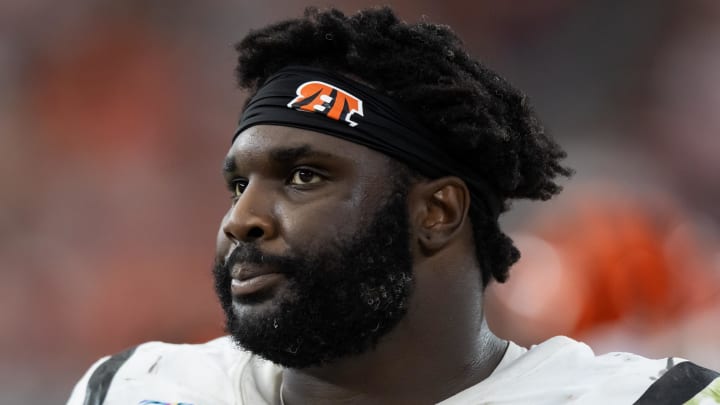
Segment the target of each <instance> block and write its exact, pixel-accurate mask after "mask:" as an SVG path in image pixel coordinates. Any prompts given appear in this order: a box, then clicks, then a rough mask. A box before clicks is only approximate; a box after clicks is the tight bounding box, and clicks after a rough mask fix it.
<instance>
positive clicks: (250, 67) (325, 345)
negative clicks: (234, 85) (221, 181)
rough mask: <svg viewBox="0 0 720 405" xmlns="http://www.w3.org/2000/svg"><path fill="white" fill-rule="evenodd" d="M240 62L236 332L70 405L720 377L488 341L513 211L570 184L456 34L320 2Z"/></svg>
mask: <svg viewBox="0 0 720 405" xmlns="http://www.w3.org/2000/svg"><path fill="white" fill-rule="evenodd" d="M237 49H238V52H239V55H240V57H239V65H238V69H237V75H238V80H239V83H240V85H241V86H242V87H244V88H246V89H248V90H250V93H251V97H250V99H249V101H248V103H247V105H246V107H245V110H244V113H243V117H242V119H241V122H240V127H239V128H238V129H237V131H236V133H235V136H234V138H233V142H232V146H231V148H230V151H229V153H228V155H227V157H226V159H225V165H224V173H225V178H226V181H227V184H228V188H229V189H230V192H231V195H232V204H231V207H230V209H229V211H228V212H227V214H226V215H225V217H224V218H223V221H222V224H221V227H220V231H219V233H218V237H217V254H216V264H215V268H214V276H215V281H216V283H215V285H216V290H217V293H218V296H219V298H220V302H221V304H222V307H223V309H224V310H225V313H226V315H227V330H228V332H229V334H230V337H227V338H220V339H217V340H214V341H211V342H209V343H206V344H203V345H169V344H164V343H157V342H155V343H146V344H143V345H140V346H138V347H137V348H133V349H130V350H129V351H127V352H124V353H121V354H119V355H115V356H112V357H109V358H106V359H101V360H100V361H99V362H97V363H96V364H95V365H94V366H93V367H91V369H90V370H89V371H88V373H87V374H86V375H85V376H84V377H83V378H82V379H81V381H80V382H79V383H78V385H77V386H76V388H75V390H74V391H73V394H72V397H71V398H70V401H69V403H70V404H81V403H85V404H100V403H106V404H115V403H123V404H165V403H185V404H208V403H209V404H336V403H343V404H430V403H438V402H440V403H443V404H447V405H450V404H467V403H469V404H477V403H494V402H503V403H548V404H551V403H552V404H554V403H563V402H577V403H632V402H634V401H636V400H638V399H640V403H643V401H645V402H646V403H654V402H653V401H656V400H657V399H658V398H662V399H665V400H666V402H668V401H669V402H668V403H676V402H683V401H686V400H688V399H690V398H692V397H693V396H695V395H701V394H698V393H699V392H700V391H702V390H704V389H705V387H706V386H708V385H709V384H711V382H712V381H713V380H714V379H715V383H714V384H715V386H717V385H718V382H720V380H716V378H717V373H714V372H712V371H710V370H706V369H702V368H700V367H697V366H695V365H692V364H690V363H687V362H683V363H680V364H679V365H676V361H677V360H675V359H672V358H669V359H663V360H647V359H644V358H641V357H639V356H635V355H632V354H626V353H618V354H610V355H605V356H600V357H595V355H594V354H593V353H592V351H591V350H590V349H589V348H588V347H587V346H585V345H584V344H582V343H578V342H575V341H572V340H570V339H568V338H563V337H558V338H554V339H551V340H549V341H548V342H546V343H543V344H541V345H538V346H536V347H534V348H532V349H530V350H526V349H524V348H521V347H519V346H517V345H515V344H513V343H512V342H507V341H504V340H502V339H500V338H498V337H496V336H495V335H493V333H492V332H491V331H490V330H489V328H488V326H487V324H486V323H485V321H484V318H483V306H482V298H483V290H484V288H485V286H486V285H487V284H488V283H489V282H490V281H491V280H496V281H499V282H502V281H504V280H505V279H506V278H507V276H508V269H509V267H510V265H511V264H512V263H513V262H515V261H516V260H517V258H518V257H519V254H518V252H517V250H516V249H515V248H514V247H513V245H512V242H511V241H510V239H509V238H508V237H507V236H506V235H504V234H503V233H502V232H501V231H500V229H499V227H498V216H499V214H500V213H501V212H503V211H504V210H506V209H507V206H508V203H509V201H510V200H511V199H514V198H529V199H542V200H545V199H548V198H550V197H551V196H552V195H554V194H556V193H557V192H559V190H560V187H559V186H558V185H557V184H556V183H555V180H554V179H555V178H556V177H557V176H568V175H569V174H570V170H569V169H567V168H565V167H563V166H562V165H561V164H560V163H559V161H560V160H561V159H562V158H563V157H564V156H565V154H564V152H563V151H562V150H561V149H560V148H559V146H557V144H555V143H554V142H553V141H552V140H551V139H550V138H549V137H547V136H546V135H545V134H544V132H543V129H542V127H541V125H540V124H539V123H538V121H537V119H536V117H535V115H534V113H533V112H532V110H531V108H530V107H529V105H528V103H527V100H526V98H525V97H524V96H523V95H522V94H521V93H520V92H518V91H517V90H515V89H513V88H512V87H511V86H510V85H508V84H507V83H506V82H505V81H504V80H503V79H502V78H500V77H499V76H498V75H497V74H495V73H493V72H492V71H490V70H488V69H487V68H485V67H483V66H482V65H480V64H479V63H478V62H476V61H475V60H473V59H472V58H470V57H469V56H468V54H467V53H466V52H465V51H463V49H462V48H461V45H460V41H459V40H458V39H457V38H456V37H455V36H454V34H453V33H452V32H451V31H450V30H449V29H448V28H447V27H444V26H438V25H433V24H428V23H420V24H415V25H407V24H405V23H403V22H400V21H398V19H397V18H396V17H395V15H394V14H393V13H392V11H390V10H389V9H387V8H385V9H376V10H366V11H362V12H360V13H358V14H356V15H353V16H349V17H346V16H344V15H343V14H342V13H340V12H339V11H336V10H329V11H324V12H319V11H317V10H314V9H310V10H308V11H307V12H306V15H305V17H304V18H302V19H298V20H290V21H285V22H282V23H279V24H275V25H271V26H269V27H266V28H264V29H261V30H258V31H255V32H252V33H250V34H249V35H248V36H247V37H246V38H245V39H244V40H243V41H242V42H240V44H239V45H238V47H237ZM538 288H542V286H538ZM236 345H237V346H240V348H241V349H239V348H237V346H236ZM667 376H669V378H668V377H667ZM678 384H679V387H678ZM668 390H669V391H668ZM708 392H709V391H708ZM702 395H704V394H702ZM648 401H649V402H648Z"/></svg>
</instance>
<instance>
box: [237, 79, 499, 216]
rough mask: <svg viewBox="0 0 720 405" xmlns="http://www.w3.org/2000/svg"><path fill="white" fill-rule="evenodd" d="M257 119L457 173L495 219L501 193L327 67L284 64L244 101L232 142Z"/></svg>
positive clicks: (374, 95)
mask: <svg viewBox="0 0 720 405" xmlns="http://www.w3.org/2000/svg"><path fill="white" fill-rule="evenodd" d="M260 124H271V125H273V124H274V125H282V126H288V127H296V128H302V129H308V130H311V131H315V132H321V133H323V134H326V135H331V136H334V137H337V138H341V139H343V140H346V141H349V142H353V143H356V144H360V145H363V146H366V147H368V148H370V149H374V150H376V151H379V152H381V153H384V154H386V155H388V156H390V157H393V158H395V159H397V160H399V161H401V162H403V163H405V164H406V165H408V166H409V167H411V168H413V169H415V170H417V171H419V172H420V173H421V174H423V175H424V176H427V177H429V178H438V177H443V176H448V175H453V176H458V177H460V178H461V179H462V180H463V181H465V183H466V184H467V186H468V188H469V189H470V194H471V201H472V203H473V204H476V203H482V205H483V206H484V208H485V211H486V213H487V214H489V215H490V216H491V218H493V219H496V218H497V217H498V215H499V214H500V209H501V204H502V202H501V201H500V198H499V197H498V196H497V194H496V193H494V192H493V191H492V190H491V189H490V187H489V186H488V185H487V184H486V183H485V182H484V181H483V180H481V179H480V178H479V177H478V174H477V173H474V172H473V171H472V170H470V169H469V168H468V167H467V166H466V165H464V164H463V163H462V162H458V159H454V158H452V157H451V156H449V155H448V154H447V152H446V151H445V150H443V149H442V148H441V147H440V146H439V145H437V144H436V141H434V139H435V138H434V137H433V136H432V134H431V133H430V132H429V131H428V130H427V129H426V128H425V127H423V126H421V125H419V124H418V123H417V121H416V120H415V119H413V117H412V116H411V115H410V114H408V113H407V112H405V111H404V109H403V108H402V106H400V105H398V104H397V103H396V102H395V101H394V100H392V99H391V98H389V97H387V96H384V95H382V94H380V93H379V92H377V91H376V90H374V89H372V88H370V87H368V86H365V85H363V84H361V83H358V82H356V81H353V80H350V79H348V78H346V77H343V76H340V75H337V74H333V73H331V72H328V71H325V70H321V69H316V68H310V67H304V66H288V67H285V68H283V69H281V70H279V71H278V72H277V73H276V74H274V75H272V76H271V77H269V78H268V79H267V81H265V83H264V84H263V85H262V87H260V89H258V91H257V93H256V94H255V96H254V97H253V98H252V99H251V100H250V102H249V103H248V105H247V107H246V109H245V112H244V113H243V115H242V119H241V120H240V126H239V128H238V129H237V131H235V135H234V136H233V141H234V140H235V138H236V137H237V136H238V135H239V134H240V133H241V132H242V131H244V130H246V129H248V128H250V127H252V126H255V125H260Z"/></svg>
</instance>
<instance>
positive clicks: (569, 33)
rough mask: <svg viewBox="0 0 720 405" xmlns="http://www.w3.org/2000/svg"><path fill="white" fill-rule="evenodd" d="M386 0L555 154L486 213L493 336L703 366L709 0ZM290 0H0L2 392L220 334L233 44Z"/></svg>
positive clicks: (719, 169) (17, 397)
mask: <svg viewBox="0 0 720 405" xmlns="http://www.w3.org/2000/svg"><path fill="white" fill-rule="evenodd" d="M388 3H389V4H391V5H392V6H393V7H394V8H395V9H396V11H397V12H398V13H399V14H400V16H401V17H402V18H403V19H405V20H408V21H416V20H418V19H420V18H428V19H429V20H430V21H434V22H441V23H445V24H448V25H450V26H451V27H452V28H453V29H454V30H456V32H457V33H458V34H459V35H460V36H461V37H462V38H463V39H464V41H465V43H466V45H467V48H468V49H469V51H470V52H471V53H472V54H473V55H475V56H476V57H478V58H480V59H481V60H482V61H483V62H484V63H486V64H487V65H488V66H490V67H492V68H494V69H496V70H498V71H499V72H501V73H502V74H503V75H505V76H506V77H507V78H508V79H510V81H512V82H513V83H515V84H516V85H517V86H518V87H520V88H521V89H523V90H525V91H526V92H527V93H528V94H529V95H530V97H531V99H532V101H533V102H534V104H535V106H536V108H537V110H538V112H539V113H540V115H541V117H543V118H544V122H545V124H546V126H547V128H548V130H549V131H551V132H552V133H553V134H554V135H555V136H556V138H557V139H558V140H559V141H560V143H561V144H563V145H564V146H565V147H566V148H567V150H568V152H569V154H570V157H569V159H568V163H569V164H570V165H572V166H574V167H575V168H576V169H577V175H576V176H575V177H574V178H573V179H572V180H570V181H569V182H566V190H565V192H564V193H563V195H562V196H560V197H559V198H557V199H556V201H554V202H551V203H532V204H526V203H517V204H516V206H515V211H513V212H512V213H511V214H508V215H506V216H505V217H504V218H503V222H504V226H505V228H506V229H507V230H508V231H509V232H510V233H511V235H512V236H514V237H515V238H516V240H517V243H518V245H519V247H520V248H521V250H522V251H523V252H524V257H523V259H522V260H521V262H520V263H519V264H518V265H517V266H516V267H515V268H514V270H513V272H512V273H511V274H512V276H511V281H510V282H509V283H508V284H506V285H494V286H492V287H491V288H490V290H489V291H488V306H489V312H490V313H489V317H490V321H491V323H492V325H493V326H494V328H495V329H496V330H497V331H498V333H500V334H501V335H503V336H504V337H509V338H513V339H515V340H516V341H518V342H520V343H523V344H532V343H535V342H539V341H540V340H542V339H544V338H546V337H548V336H551V335H554V334H566V335H570V336H573V337H575V338H578V339H583V340H586V341H587V342H589V343H590V344H591V345H592V346H593V347H594V348H595V349H596V351H598V352H607V351H613V350H626V351H634V352H638V353H641V354H644V355H646V356H662V355H663V354H670V353H672V354H676V355H679V356H684V357H686V358H689V359H691V360H694V361H695V362H697V363H699V364H701V365H705V366H709V367H713V368H716V369H718V368H720V344H719V343H718V342H720V243H718V242H719V241H720V176H719V175H718V173H720V157H719V155H720V2H717V1H714V0H686V1H680V0H674V1H673V0H652V1H651V0H631V1H625V0H545V1H538V2H535V1H522V0H506V1H489V0H477V1H473V2H466V1H459V0H457V1H456V0H445V1H430V0H414V1H409V0H402V1H389V2H388ZM376 4H377V3H371V2H365V1H360V0H346V1H342V0H340V1H337V2H335V3H332V5H335V6H337V7H339V8H341V9H342V10H344V11H345V12H354V11H356V10H357V9H359V8H363V7H366V6H371V5H376ZM306 5H308V3H306V2H305V1H298V0H285V1H282V2H280V1H276V0H266V1H261V2H239V1H237V2H230V1H213V2H204V1H199V0H188V1H182V2H180V1H171V0H153V1H140V0H131V1H114V0H70V1H65V2H51V1H49V0H4V1H3V2H2V3H0V89H2V91H1V92H0V190H1V191H0V359H2V360H1V361H0V402H1V403H7V404H9V403H25V404H41V403H62V402H63V401H65V399H66V398H67V396H68V395H69V392H70V389H71V387H72V385H73V383H74V382H75V381H76V380H77V379H78V378H79V377H80V375H81V374H82V372H83V371H84V370H85V369H86V368H87V367H88V366H89V365H90V364H91V362H92V361H93V360H95V359H96V358H98V357H99V356H101V355H104V354H108V353H112V352H116V351H118V350H122V349H124V348H126V347H128V346H131V345H135V344H137V343H139V342H142V341H147V340H165V341H172V342H200V341H204V340H207V339H210V338H212V337H214V336H217V335H220V334H221V333H222V320H221V313H220V310H219V309H218V308H217V305H216V303H215V298H214V296H213V293H212V287H211V279H210V273H209V272H210V265H211V260H212V254H213V248H214V238H215V232H216V229H217V225H218V223H219V221H220V218H221V216H222V215H223V213H224V210H225V209H226V208H227V204H228V200H227V193H226V191H225V190H224V186H223V184H222V179H221V177H220V168H221V161H222V157H223V156H224V153H225V151H226V149H227V147H228V146H229V142H230V136H231V133H232V131H233V129H234V126H235V124H236V121H237V118H238V113H239V110H240V107H241V103H242V101H243V99H244V95H243V94H242V93H241V92H240V91H238V90H237V89H236V88H235V86H234V82H233V76H232V70H233V68H234V63H235V61H234V59H235V54H234V51H233V47H232V45H233V43H234V42H235V41H236V40H238V39H239V38H241V37H242V36H243V35H244V34H245V33H246V32H247V31H248V30H249V29H252V28H254V27H260V26H262V25H264V24H266V23H269V22H272V21H275V20H277V19H281V18H286V17H294V16H299V15H300V14H301V13H302V10H303V8H304V7H305V6H306ZM315 5H318V6H326V5H330V3H326V2H321V3H315Z"/></svg>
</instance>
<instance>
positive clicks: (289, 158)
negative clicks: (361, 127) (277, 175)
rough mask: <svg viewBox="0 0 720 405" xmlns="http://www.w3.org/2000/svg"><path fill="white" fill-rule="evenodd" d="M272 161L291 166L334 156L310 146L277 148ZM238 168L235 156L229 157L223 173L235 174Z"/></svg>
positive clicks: (271, 155) (271, 154) (272, 153)
mask: <svg viewBox="0 0 720 405" xmlns="http://www.w3.org/2000/svg"><path fill="white" fill-rule="evenodd" d="M269 155H270V160H272V161H274V162H275V163H279V164H291V163H293V162H295V161H297V160H299V159H301V158H313V157H317V158H329V157H333V156H334V155H332V154H330V153H327V152H321V151H318V150H315V149H313V148H312V146H310V145H300V146H296V147H288V148H276V149H272V150H270V152H269ZM237 168H238V165H237V162H236V161H235V158H234V157H233V156H227V157H226V158H225V162H224V163H223V173H225V174H229V173H234V172H235V171H236V170H237Z"/></svg>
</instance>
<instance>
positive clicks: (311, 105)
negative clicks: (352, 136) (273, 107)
mask: <svg viewBox="0 0 720 405" xmlns="http://www.w3.org/2000/svg"><path fill="white" fill-rule="evenodd" d="M295 92H296V93H297V97H295V98H294V99H293V100H292V101H291V102H289V103H288V105H287V106H288V108H293V109H296V110H299V111H307V112H315V113H320V114H323V115H325V116H326V117H328V118H332V119H334V120H336V121H345V122H347V123H348V125H350V126H351V127H354V126H357V122H355V121H353V120H352V119H351V118H352V116H353V114H357V115H360V116H362V115H363V103H362V100H360V99H359V98H357V97H355V96H353V95H352V94H350V93H348V92H347V91H345V90H343V89H340V88H337V87H335V86H333V85H331V84H327V83H325V82H319V81H312V82H305V83H303V84H301V85H300V86H298V88H297V90H296V91H295Z"/></svg>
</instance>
